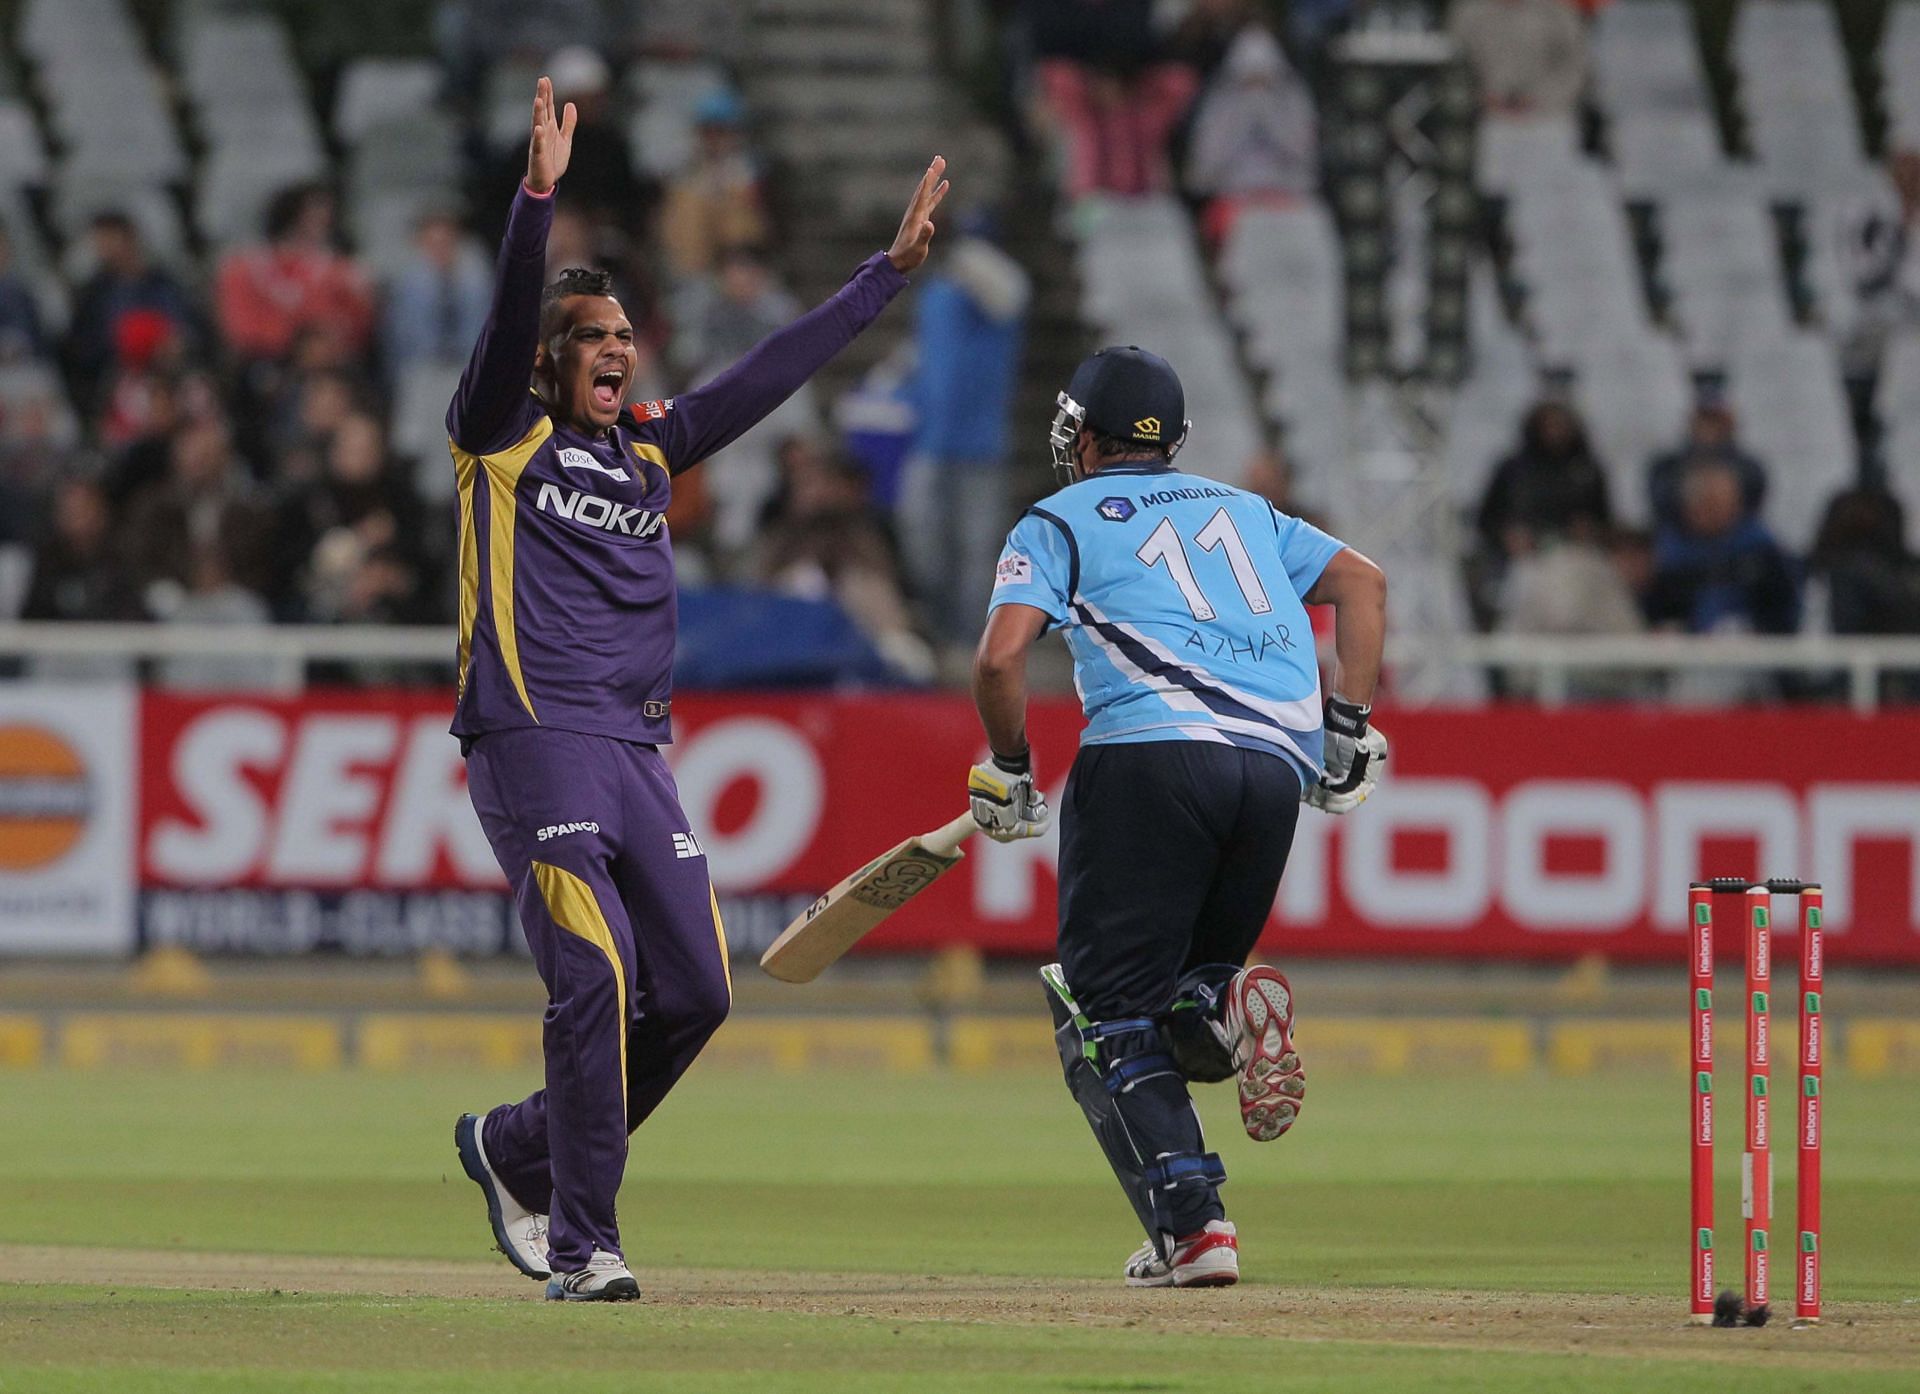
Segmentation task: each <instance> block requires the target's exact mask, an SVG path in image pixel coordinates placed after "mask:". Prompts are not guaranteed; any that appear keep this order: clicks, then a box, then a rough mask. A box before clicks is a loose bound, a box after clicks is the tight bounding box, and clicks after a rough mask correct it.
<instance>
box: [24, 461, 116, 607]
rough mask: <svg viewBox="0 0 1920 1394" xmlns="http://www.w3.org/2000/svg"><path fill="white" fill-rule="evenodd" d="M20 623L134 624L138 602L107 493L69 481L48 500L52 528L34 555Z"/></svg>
mask: <svg viewBox="0 0 1920 1394" xmlns="http://www.w3.org/2000/svg"><path fill="white" fill-rule="evenodd" d="M20 614H21V618H23V619H29V620H136V619H140V618H142V615H141V609H140V599H139V593H138V590H137V588H136V587H135V586H134V584H133V579H132V577H131V576H130V574H129V573H128V571H127V568H126V565H125V562H124V560H123V557H122V554H121V550H120V548H118V547H116V546H115V545H114V539H113V514H112V512H111V510H110V508H109V505H108V500H107V495H106V492H105V491H104V490H103V489H102V488H101V487H100V486H99V485H98V484H96V483H94V482H93V481H92V480H91V479H68V480H66V481H64V482H63V483H61V484H60V485H59V486H57V487H56V488H55V490H54V495H53V518H52V526H51V528H50V529H49V530H48V533H47V535H46V536H45V537H44V538H42V539H41V541H40V544H39V547H38V548H37V550H36V552H35V555H34V563H33V579H32V580H31V581H30V582H29V583H28V585H27V599H26V603H25V604H24V605H23V606H22V607H21V611H20Z"/></svg>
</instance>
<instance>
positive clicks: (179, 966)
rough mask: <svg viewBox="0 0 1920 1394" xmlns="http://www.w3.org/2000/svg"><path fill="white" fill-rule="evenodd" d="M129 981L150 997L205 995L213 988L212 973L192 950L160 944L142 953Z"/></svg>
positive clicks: (132, 985) (135, 990)
mask: <svg viewBox="0 0 1920 1394" xmlns="http://www.w3.org/2000/svg"><path fill="white" fill-rule="evenodd" d="M127 985H128V986H129V987H131V988H132V989H133V991H134V992H136V993H139V994H140V995H142V996H147V997H205V996H208V995H210V994H211V993H212V992H213V974H212V973H210V972H208V971H207V965H206V964H204V963H202V962H201V961H200V960H199V959H198V958H196V957H195V956H194V954H193V951H192V950H190V949H183V948H181V947H180V946H179V945H178V944H161V945H159V946H158V947H156V948H152V949H148V950H147V951H146V952H145V953H144V954H142V955H141V956H140V958H139V960H138V961H137V962H136V963H135V964H134V965H133V968H132V969H131V970H130V971H129V972H128V974H127Z"/></svg>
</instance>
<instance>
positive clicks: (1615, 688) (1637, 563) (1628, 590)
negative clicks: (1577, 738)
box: [1494, 533, 1652, 701]
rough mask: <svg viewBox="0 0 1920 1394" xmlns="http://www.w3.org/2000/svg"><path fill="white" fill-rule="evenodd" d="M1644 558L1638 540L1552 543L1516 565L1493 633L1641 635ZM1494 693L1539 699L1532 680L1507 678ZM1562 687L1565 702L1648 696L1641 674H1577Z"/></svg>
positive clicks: (1520, 675) (1643, 542) (1526, 675)
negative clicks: (1568, 697) (1568, 698)
mask: <svg viewBox="0 0 1920 1394" xmlns="http://www.w3.org/2000/svg"><path fill="white" fill-rule="evenodd" d="M1647 552H1648V549H1647V538H1646V536H1645V534H1641V533H1617V534H1614V535H1612V536H1609V537H1607V538H1605V539H1601V540H1599V541H1588V540H1586V539H1573V538H1566V539H1562V540H1559V541H1553V542H1549V543H1547V544H1546V545H1545V546H1543V547H1540V548H1538V549H1536V550H1535V551H1532V552H1529V553H1527V554H1526V555H1525V556H1522V557H1518V558H1516V559H1515V560H1514V562H1513V564H1512V565H1511V566H1510V567H1508V569H1507V573H1506V577H1505V580H1504V582H1503V583H1502V585H1501V587H1500V594H1499V613H1498V615H1497V616H1496V618H1495V622H1494V628H1496V629H1498V630H1500V631H1501V632H1503V633H1508V634H1557V635H1585V634H1638V633H1640V632H1642V631H1643V630H1644V629H1645V628H1646V627H1647V622H1646V616H1645V614H1644V613H1643V611H1642V609H1641V588H1642V587H1643V586H1644V584H1645V581H1646V579H1647V578H1646V574H1645V573H1646V571H1647V568H1646V567H1645V566H1644V565H1643V563H1644V562H1645V560H1646V558H1647ZM1497 685H1498V689H1497V690H1498V691H1499V693H1500V694H1501V695H1502V696H1505V697H1520V696H1529V695H1533V694H1535V693H1536V692H1537V691H1538V675H1537V674H1534V673H1530V672H1527V671H1525V670H1508V671H1505V672H1503V673H1501V674H1499V675H1498V678H1497ZM1567 686H1568V692H1569V695H1571V696H1573V697H1576V698H1578V699H1581V700H1587V701H1591V700H1596V699H1609V700H1618V699H1621V698H1628V697H1639V696H1646V695H1650V693H1651V691H1652V689H1651V688H1650V686H1649V683H1648V681H1647V675H1645V674H1643V673H1634V672H1609V671H1606V670H1591V671H1576V672H1574V673H1572V674H1569V675H1568V680H1567Z"/></svg>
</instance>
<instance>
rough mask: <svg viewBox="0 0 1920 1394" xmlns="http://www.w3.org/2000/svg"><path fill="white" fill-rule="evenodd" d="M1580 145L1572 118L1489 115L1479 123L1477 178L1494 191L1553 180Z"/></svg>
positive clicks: (1504, 190)
mask: <svg viewBox="0 0 1920 1394" xmlns="http://www.w3.org/2000/svg"><path fill="white" fill-rule="evenodd" d="M1579 148H1580V141H1579V133H1578V132H1577V131H1576V130H1575V129H1574V124H1573V122H1572V121H1571V120H1570V119H1561V118H1558V117H1524V118H1523V117H1489V118H1487V119H1486V120H1484V121H1482V122H1481V123H1480V136H1479V142H1478V144H1477V146H1476V148H1475V149H1476V161H1477V163H1476V167H1475V180H1476V182H1477V183H1478V184H1479V186H1480V187H1481V188H1482V189H1484V190H1486V191H1487V192H1488V193H1493V194H1506V193H1511V192H1512V191H1513V190H1514V189H1516V188H1520V187H1526V186H1538V185H1540V184H1542V183H1551V182H1552V181H1553V180H1554V179H1556V178H1557V177H1558V176H1559V175H1560V174H1561V173H1562V172H1563V171H1564V170H1565V169H1566V168H1567V167H1568V165H1569V164H1571V163H1572V161H1573V159H1574V155H1575V152H1576V151H1577V150H1578V149H1579Z"/></svg>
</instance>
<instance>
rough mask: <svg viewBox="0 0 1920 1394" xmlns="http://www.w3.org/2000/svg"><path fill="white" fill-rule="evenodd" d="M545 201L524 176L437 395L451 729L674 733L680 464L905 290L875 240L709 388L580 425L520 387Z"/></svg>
mask: <svg viewBox="0 0 1920 1394" xmlns="http://www.w3.org/2000/svg"><path fill="white" fill-rule="evenodd" d="M552 222H553V198H552V196H551V195H548V196H546V197H536V196H535V195H533V194H531V193H529V192H527V190H526V189H525V188H522V189H521V191H520V193H519V194H518V195H517V196H516V197H515V199H514V201H513V211H512V213H511V215H510V216H509V217H508V219H507V233H506V238H505V241H504V242H503V244H502V246H501V248H500V264H499V269H498V272H497V276H496V280H495V284H494V292H493V307H492V309H491V311H490V312H489V314H488V317H487V324H486V327H485V329H483V330H482V331H481V334H480V341H479V343H478V344H476V345H475V346H474V350H473V357H472V359H471V360H470V361H469V362H468V364H467V367H466V371H465V372H464V373H462V374H461V376H460V388H459V391H458V392H456V393H455V394H454V398H453V404H452V406H450V407H449V408H448V409H447V434H448V436H449V437H450V440H449V445H450V447H451V449H452V452H453V464H454V472H455V480H456V483H457V485H458V490H459V501H460V648H459V671H460V697H459V703H458V705H457V707H456V708H455V710H454V718H453V733H454V734H455V735H456V736H462V737H467V736H478V735H481V734H484V733H485V732H488V731H502V730H511V729H514V728H518V727H529V726H544V727H551V728H553V729H556V730H563V731H578V732H582V733H585V734H588V735H597V736H612V737H615V738H617V739H620V740H628V741H638V742H643V743H646V744H653V745H657V744H663V743H665V742H667V741H670V740H671V739H672V738H673V737H672V728H671V726H670V723H669V720H668V712H669V710H670V708H671V705H672V701H673V653H674V640H675V634H676V630H677V627H678V614H679V612H678V606H677V604H676V601H675V597H674V584H673V545H672V542H671V540H670V539H669V538H668V536H667V528H666V509H667V502H668V500H669V499H670V498H671V497H672V496H673V476H675V475H677V474H679V473H680V472H681V471H682V470H686V469H691V468H692V467H693V466H694V465H697V464H699V463H700V462H701V461H702V460H704V459H706V458H707V457H708V456H709V455H712V454H714V453H715V452H716V451H719V450H722V449H724V448H725V447H726V446H728V445H729V444H731V443H732V442H734V441H735V440H738V439H739V438H740V437H741V436H742V435H744V434H745V433H746V432H747V431H748V430H749V429H750V428H751V427H753V426H754V425H756V424H757V423H758V422H760V421H761V420H763V419H764V418H765V417H766V416H767V414H768V413H769V412H771V411H772V410H773V409H774V408H775V407H777V406H779V405H780V403H782V402H784V401H785V400H786V399H787V398H788V397H790V396H792V395H793V393H794V392H796V391H797V390H799V388H800V386H801V385H802V384H803V383H805V382H806V381H807V379H808V378H810V377H812V376H813V375H814V373H816V372H817V371H819V369H820V368H821V367H822V366H823V365H824V364H825V363H826V362H827V361H828V360H829V359H831V358H832V357H833V356H834V355H835V354H837V353H838V352H839V351H840V350H841V349H843V348H845V347H846V346H847V345H848V344H849V343H851V342H852V341H853V339H854V337H855V336H856V335H857V334H859V333H860V331H861V330H863V329H865V328H866V327H867V326H868V325H869V324H871V323H872V322H873V321H874V319H875V318H876V317H877V316H878V315H879V314H880V312H881V311H882V310H883V309H885V308H886V306H887V303H888V302H889V301H890V300H892V299H893V297H894V296H895V295H897V294H899V292H900V290H901V289H902V288H903V287H904V286H905V285H906V283H907V278H906V277H905V276H903V275H902V274H901V273H900V272H899V271H898V270H896V269H895V268H894V265H893V263H892V262H890V261H889V260H887V257H886V254H885V253H883V252H882V253H875V254H874V255H873V256H872V257H870V258H868V260H867V261H866V262H865V263H863V264H862V265H861V267H860V269H859V270H857V271H856V272H854V274H853V276H852V278H851V279H850V280H849V281H848V282H847V283H846V285H845V286H843V287H841V289H840V291H839V292H838V293H837V294H835V295H834V296H833V297H832V298H831V299H830V300H828V301H826V303H824V304H822V305H820V306H819V307H817V308H816V309H813V310H811V311H809V312H808V313H807V314H805V315H802V316H801V317H800V318H799V319H797V320H795V321H794V322H793V323H792V324H790V325H788V326H787V327H786V328H784V329H781V330H779V331H777V332H775V333H773V334H771V335H769V336H768V337H767V338H766V339H764V340H762V341H761V342H760V343H759V344H758V345H756V346H755V347H754V348H753V349H752V350H751V351H750V352H748V353H747V355H746V356H745V357H743V358H742V359H741V360H740V361H739V362H738V363H735V364H734V365H733V366H732V367H731V368H729V369H727V370H726V371H725V372H724V373H722V374H720V375H719V376H718V377H716V378H715V379H714V380H713V381H712V382H709V383H708V384H706V385H705V386H704V387H698V388H695V389H694V390H693V391H691V392H687V393H684V394H682V395H681V396H680V397H678V398H674V399H670V400H668V401H664V402H644V403H638V404H635V405H633V406H630V407H628V408H627V409H626V410H625V411H624V412H622V414H621V416H620V419H619V420H618V421H617V422H616V423H615V424H614V425H613V426H611V427H609V428H608V429H606V430H604V431H600V432H596V433H594V434H591V435H588V434H583V433H582V432H579V431H576V430H574V429H572V428H571V427H568V426H564V425H562V424H560V423H559V422H558V421H556V420H555V419H554V418H553V417H552V415H551V414H549V412H548V411H547V408H546V405H545V403H543V402H542V401H541V400H540V399H539V398H538V397H537V396H535V395H534V394H533V392H532V391H531V390H530V383H531V379H532V374H533V356H534V350H535V349H536V348H537V347H538V346H539V334H540V295H541V290H542V288H543V285H544V282H545V274H546V251H547V230H548V228H549V227H550V226H551V225H552Z"/></svg>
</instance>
